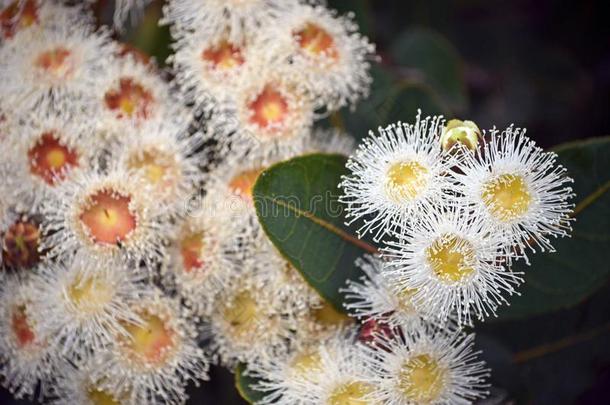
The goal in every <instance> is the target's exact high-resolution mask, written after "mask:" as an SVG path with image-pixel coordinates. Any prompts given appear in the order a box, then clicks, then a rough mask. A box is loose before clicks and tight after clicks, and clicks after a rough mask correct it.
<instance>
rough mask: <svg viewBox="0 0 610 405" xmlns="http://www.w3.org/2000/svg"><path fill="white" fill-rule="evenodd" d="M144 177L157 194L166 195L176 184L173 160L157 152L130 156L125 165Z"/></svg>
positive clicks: (151, 151)
mask: <svg viewBox="0 0 610 405" xmlns="http://www.w3.org/2000/svg"><path fill="white" fill-rule="evenodd" d="M127 165H128V167H129V168H130V169H135V170H137V171H139V172H140V173H142V174H143V175H144V179H145V180H146V181H147V182H148V184H149V185H151V186H153V187H155V189H156V190H157V191H158V192H163V193H168V192H169V191H171V190H172V189H173V188H174V186H175V185H176V183H177V180H178V176H179V174H178V173H179V169H178V167H177V165H176V161H175V160H174V158H173V157H172V156H171V155H170V154H168V153H165V152H162V151H159V150H148V151H145V152H144V153H138V154H134V155H133V156H131V158H130V159H129V162H128V163H127Z"/></svg>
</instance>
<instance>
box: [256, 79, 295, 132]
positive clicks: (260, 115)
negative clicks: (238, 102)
mask: <svg viewBox="0 0 610 405" xmlns="http://www.w3.org/2000/svg"><path fill="white" fill-rule="evenodd" d="M248 108H249V109H250V111H251V112H252V116H251V117H250V122H252V123H254V124H256V125H258V126H259V127H261V128H265V127H268V126H270V125H273V124H279V123H280V122H282V121H283V120H284V118H286V115H287V114H288V101H287V100H286V98H285V97H284V96H283V95H282V94H281V93H280V92H278V91H276V90H274V89H273V88H271V86H269V85H267V86H265V88H264V89H263V91H262V92H261V93H260V94H259V95H258V96H257V97H256V98H255V99H254V101H252V102H250V104H249V105H248Z"/></svg>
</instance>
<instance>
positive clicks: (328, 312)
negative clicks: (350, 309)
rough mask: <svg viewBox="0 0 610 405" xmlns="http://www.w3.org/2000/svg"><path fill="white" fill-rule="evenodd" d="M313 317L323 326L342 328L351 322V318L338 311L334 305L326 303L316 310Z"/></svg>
mask: <svg viewBox="0 0 610 405" xmlns="http://www.w3.org/2000/svg"><path fill="white" fill-rule="evenodd" d="M313 317H314V319H315V320H316V322H318V323H319V324H321V325H323V326H341V325H344V324H346V323H348V322H350V321H351V318H350V317H349V316H347V315H345V314H342V313H341V312H339V311H337V310H336V309H335V308H334V307H333V306H332V305H330V304H329V303H328V302H326V301H324V303H323V304H322V306H320V307H319V308H316V309H314V311H313Z"/></svg>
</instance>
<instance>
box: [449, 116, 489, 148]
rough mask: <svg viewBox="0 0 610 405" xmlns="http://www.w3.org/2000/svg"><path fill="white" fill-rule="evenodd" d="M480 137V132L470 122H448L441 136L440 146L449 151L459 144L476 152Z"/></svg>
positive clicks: (454, 120) (455, 120) (475, 125)
mask: <svg viewBox="0 0 610 405" xmlns="http://www.w3.org/2000/svg"><path fill="white" fill-rule="evenodd" d="M480 137H481V130H480V129H479V127H478V126H477V124H475V123H474V122H472V121H461V120H458V119H453V120H450V121H449V122H448V123H447V125H446V126H445V128H443V133H442V135H441V146H442V147H443V150H444V151H449V150H450V149H451V148H453V146H454V145H455V144H456V143H461V144H462V145H464V146H465V147H466V148H468V149H470V150H476V148H477V146H478V144H479V138H480Z"/></svg>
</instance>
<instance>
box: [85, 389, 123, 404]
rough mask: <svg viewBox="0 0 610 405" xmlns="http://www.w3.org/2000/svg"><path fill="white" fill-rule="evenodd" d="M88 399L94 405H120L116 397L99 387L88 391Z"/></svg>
mask: <svg viewBox="0 0 610 405" xmlns="http://www.w3.org/2000/svg"><path fill="white" fill-rule="evenodd" d="M87 397H88V398H89V400H90V401H91V402H92V403H93V404H94V405H120V404H121V402H120V401H119V400H117V399H116V398H115V397H114V395H112V394H111V393H109V392H106V391H104V390H102V389H100V388H97V387H91V388H89V389H88V390H87Z"/></svg>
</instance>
